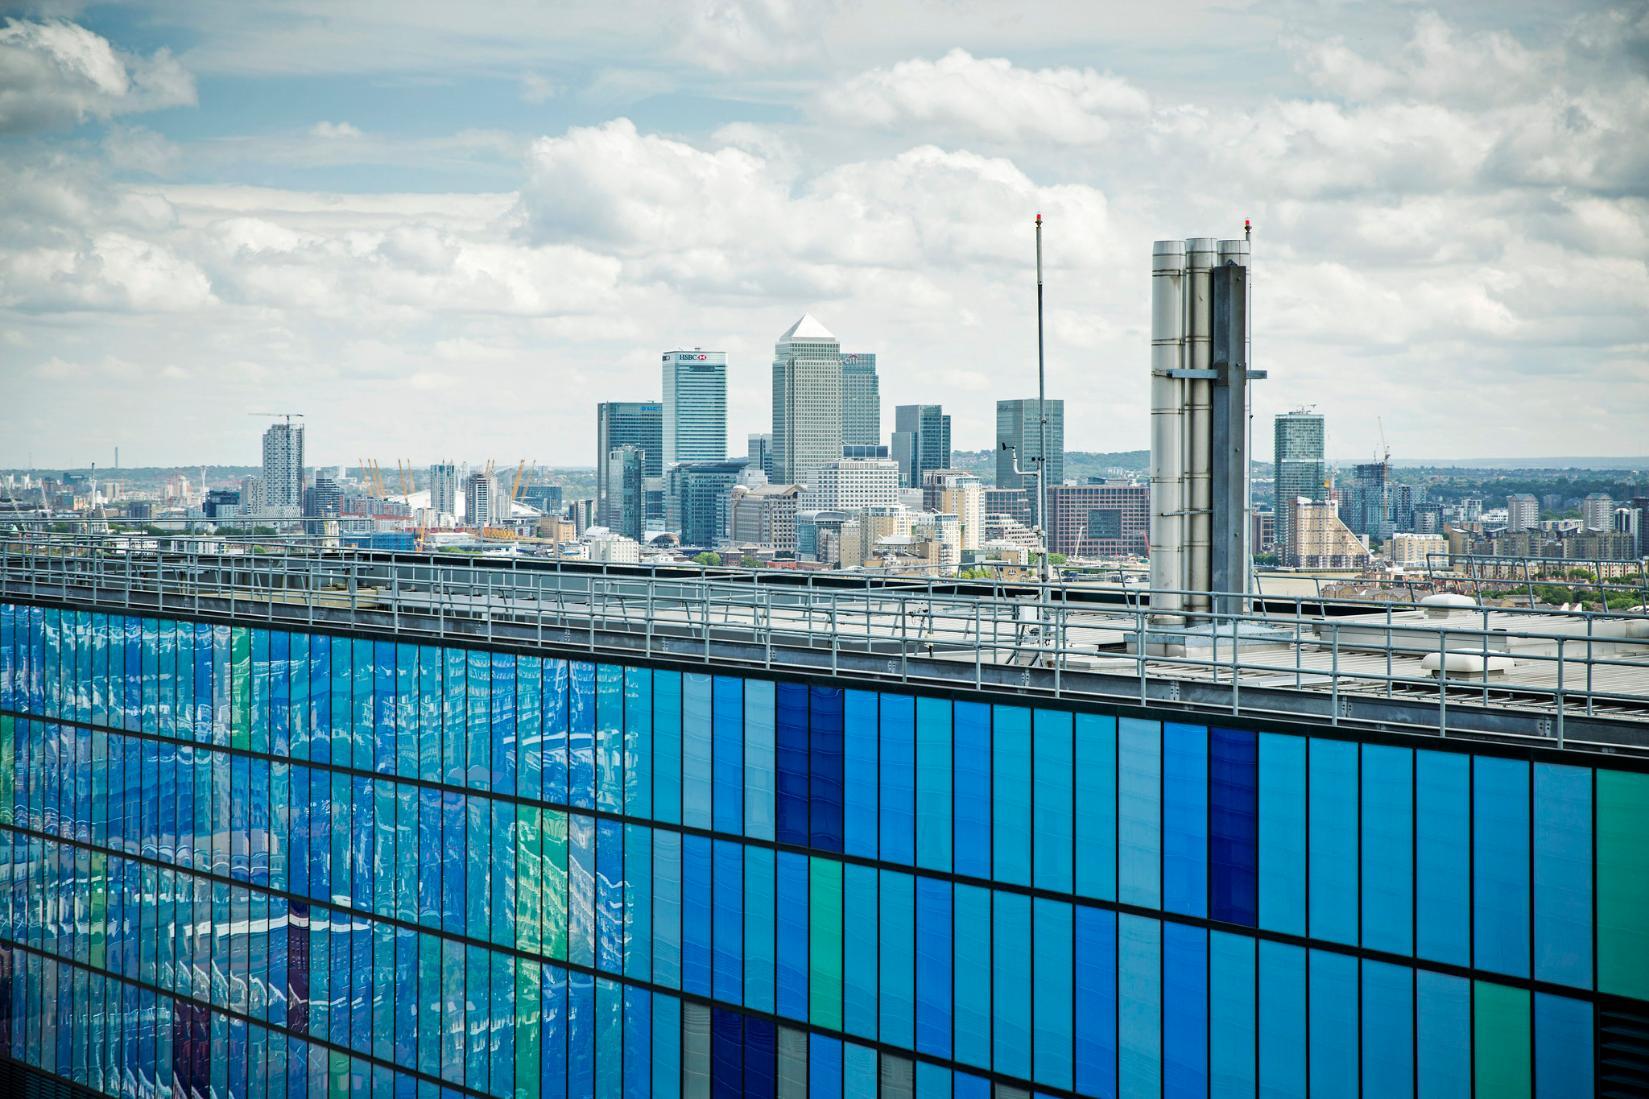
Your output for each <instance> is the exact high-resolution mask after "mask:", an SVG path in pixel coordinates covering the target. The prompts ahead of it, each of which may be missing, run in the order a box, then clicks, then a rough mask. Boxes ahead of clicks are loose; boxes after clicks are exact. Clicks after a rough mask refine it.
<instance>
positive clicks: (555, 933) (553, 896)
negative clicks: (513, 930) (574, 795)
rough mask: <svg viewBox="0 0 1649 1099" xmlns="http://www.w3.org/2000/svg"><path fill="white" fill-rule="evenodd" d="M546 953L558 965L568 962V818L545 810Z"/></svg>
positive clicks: (555, 810)
mask: <svg viewBox="0 0 1649 1099" xmlns="http://www.w3.org/2000/svg"><path fill="white" fill-rule="evenodd" d="M542 835H543V844H544V864H543V865H544V935H543V950H544V953H545V955H546V956H548V957H551V958H554V959H555V960H556V961H561V962H564V961H566V960H567V814H566V813H564V812H562V811H561V810H559V809H545V810H544V826H543V829H542Z"/></svg>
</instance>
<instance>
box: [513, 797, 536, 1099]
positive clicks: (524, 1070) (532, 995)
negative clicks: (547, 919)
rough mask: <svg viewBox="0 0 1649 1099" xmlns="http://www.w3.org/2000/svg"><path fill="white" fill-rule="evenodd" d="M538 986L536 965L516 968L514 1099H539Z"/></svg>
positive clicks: (526, 963) (522, 965)
mask: <svg viewBox="0 0 1649 1099" xmlns="http://www.w3.org/2000/svg"><path fill="white" fill-rule="evenodd" d="M523 812H528V810H525V809H524V810H523ZM535 831H536V827H535ZM538 983H539V981H538V966H537V965H535V964H533V963H531V962H522V963H520V964H519V965H517V966H516V967H515V1099H538V1092H539V1088H538V1083H539V1060H538V1058H539V1037H540V1035H539V1029H540V1028H539V1018H538V1016H539V1012H540V1008H541V994H540V992H539V988H538Z"/></svg>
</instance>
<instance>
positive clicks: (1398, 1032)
mask: <svg viewBox="0 0 1649 1099" xmlns="http://www.w3.org/2000/svg"><path fill="white" fill-rule="evenodd" d="M1362 1060H1363V1094H1364V1095H1379V1096H1388V1095H1389V1096H1391V1097H1392V1099H1405V1097H1408V1096H1412V1095H1413V1094H1414V970H1412V969H1409V968H1408V967H1406V966H1396V965H1387V964H1385V963H1383V962H1375V961H1364V962H1363V1053H1362Z"/></svg>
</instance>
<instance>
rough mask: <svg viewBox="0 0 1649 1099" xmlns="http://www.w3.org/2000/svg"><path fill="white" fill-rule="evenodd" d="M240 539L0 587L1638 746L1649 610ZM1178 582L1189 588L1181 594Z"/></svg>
mask: <svg viewBox="0 0 1649 1099" xmlns="http://www.w3.org/2000/svg"><path fill="white" fill-rule="evenodd" d="M773 581H774V578H773V577H772V576H770V575H764V574H763V573H759V572H749V573H740V572H734V571H722V572H718V571H714V570H711V571H704V572H700V571H697V570H693V569H670V568H648V567H636V566H592V565H590V564H587V563H583V562H557V561H540V560H533V559H520V558H504V559H492V558H481V557H466V556H463V555H454V554H445V553H439V554H410V553H385V552H374V551H367V550H341V551H339V550H325V549H321V548H318V547H316V546H313V545H305V544H295V543H287V542H281V541H272V540H270V539H266V538H265V539H250V540H246V541H237V540H230V539H223V538H210V537H209V538H200V539H188V538H179V537H173V536H160V537H150V536H135V537H126V536H96V535H66V534H49V535H48V534H22V535H12V536H0V596H5V597H7V598H16V599H26V600H37V601H43V602H63V603H69V604H72V605H76V606H85V607H90V608H94V609H102V610H106V611H109V612H112V613H139V612H141V613H146V614H178V615H188V616H200V617H227V618H230V619H233V620H235V621H240V622H247V623H253V622H257V623H264V624H268V625H271V626H275V627H286V628H320V629H357V630H364V631H378V632H385V631H387V632H390V633H393V634H394V635H395V636H397V637H398V638H401V639H403V640H413V641H428V642H454V643H483V644H492V645H509V646H543V647H546V648H553V649H556V650H559V651H576V652H586V653H590V654H592V655H594V656H597V657H600V656H606V657H609V658H617V657H623V658H629V659H635V658H640V659H642V660H648V661H668V662H675V663H678V664H686V665H689V666H703V667H708V666H710V665H711V664H714V665H715V666H716V667H718V668H726V669H729V670H737V669H760V670H766V671H771V672H774V673H802V674H823V675H831V676H836V677H843V678H848V679H852V680H863V681H867V682H871V681H873V682H876V683H881V684H886V683H893V684H906V685H911V686H925V687H941V688H973V689H990V690H999V691H1000V690H1006V691H1011V692H1014V693H1017V694H1020V695H1023V696H1025V697H1026V698H1027V699H1029V700H1035V699H1038V698H1069V699H1075V700H1093V701H1104V702H1110V703H1132V704H1138V705H1146V706H1151V705H1172V706H1174V707H1177V708H1182V709H1186V710H1191V711H1196V712H1200V713H1205V714H1210V715H1219V714H1232V715H1239V716H1246V717H1266V716H1271V717H1292V718H1309V719H1312V720H1315V721H1319V722H1324V723H1327V724H1330V725H1348V726H1358V727H1377V728H1383V729H1388V730H1394V731H1405V732H1419V733H1427V734H1432V735H1453V736H1481V737H1497V738H1512V739H1523V740H1529V741H1534V742H1546V743H1549V744H1551V745H1554V746H1559V747H1570V748H1594V749H1603V750H1611V751H1637V750H1640V749H1642V750H1645V751H1649V615H1644V614H1641V613H1603V612H1598V613H1592V612H1560V611H1552V610H1546V609H1538V608H1537V609H1533V610H1525V609H1515V610H1507V609H1506V608H1500V607H1488V606H1483V605H1477V604H1474V605H1470V606H1443V607H1432V606H1414V605H1411V604H1409V603H1401V602H1400V603H1394V602H1391V601H1389V600H1379V601H1371V600H1351V599H1324V598H1320V597H1317V596H1315V595H1314V596H1312V597H1309V598H1307V597H1279V596H1276V595H1272V594H1267V595H1265V596H1264V597H1263V599H1262V598H1261V597H1259V596H1255V595H1252V594H1250V595H1246V596H1234V597H1231V598H1230V599H1229V600H1222V601H1220V602H1219V603H1217V604H1216V606H1219V607H1221V608H1222V609H1220V610H1205V611H1198V612H1179V613H1176V614H1175V615H1174V616H1173V617H1172V618H1164V617H1162V616H1154V615H1153V614H1152V611H1151V606H1150V594H1151V593H1150V592H1149V591H1147V590H1144V589H1142V588H1139V587H1128V586H1117V587H1114V588H1108V589H1104V588H1101V589H1096V588H1095V587H1094V586H1091V585H1090V586H1080V585H1061V584H1054V585H1049V586H1047V587H1040V586H1038V585H1035V584H1014V585H1006V584H985V585H978V584H968V583H959V582H957V581H954V580H943V579H933V578H924V579H916V578H909V579H899V580H875V579H871V578H862V579H861V580H860V581H854V582H848V581H844V579H843V578H842V577H841V576H839V575H831V574H816V575H811V576H800V577H798V576H796V575H794V574H792V575H791V576H788V577H786V578H785V582H783V583H778V582H773ZM1182 594H1189V593H1182Z"/></svg>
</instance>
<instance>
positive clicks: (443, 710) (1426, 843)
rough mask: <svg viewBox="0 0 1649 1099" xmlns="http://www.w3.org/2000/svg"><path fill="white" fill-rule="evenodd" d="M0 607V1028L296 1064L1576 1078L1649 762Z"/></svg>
mask: <svg viewBox="0 0 1649 1099" xmlns="http://www.w3.org/2000/svg"><path fill="white" fill-rule="evenodd" d="M1161 716H1162V717H1163V719H1162V720H1158V719H1154V718H1153V719H1147V718H1144V717H1140V716H1117V715H1113V714H1108V713H1104V712H1097V711H1083V712H1073V711H1072V710H1070V709H1062V708H1056V707H1029V706H1022V705H1013V704H1008V703H1005V702H1002V701H995V700H991V699H989V698H986V697H984V696H972V697H970V696H967V695H965V694H957V695H953V696H951V697H933V696H912V695H910V694H904V693H897V692H886V691H875V690H868V689H863V688H860V687H848V686H838V685H830V684H821V683H801V682H786V681H779V682H774V681H772V680H769V679H757V678H747V677H742V676H735V675H722V674H716V673H715V671H714V670H713V668H712V669H710V670H706V671H702V672H699V671H693V672H687V671H676V670H665V669H657V668H645V667H626V666H621V665H619V664H614V663H601V662H587V661H581V660H567V659H561V658H560V657H556V656H545V655H543V654H541V653H526V652H502V651H487V650H483V649H479V648H443V647H439V646H433V645H423V644H412V643H405V642H397V641H393V640H386V639H382V638H364V637H350V636H344V635H340V634H327V633H318V632H317V633H298V632H286V631H273V630H268V629H264V628H262V627H252V626H241V625H232V624H224V623H206V622H192V621H181V620H172V619H157V618H147V617H137V616H123V615H111V614H104V613H97V612H90V611H84V610H70V609H59V608H54V607H41V606H21V605H19V606H11V605H6V606H0V1054H4V1055H5V1056H9V1057H10V1058H11V1059H13V1060H16V1061H19V1062H23V1063H25V1064H28V1065H31V1066H34V1067H37V1068H39V1069H41V1070H43V1071H45V1072H47V1073H50V1074H54V1075H56V1076H58V1077H61V1078H63V1079H65V1080H69V1081H72V1082H75V1083H78V1084H81V1085H83V1086H85V1087H88V1088H91V1089H93V1090H97V1091H101V1092H106V1093H109V1094H118V1095H135V1096H143V1097H151V1096H152V1097H157V1099H160V1097H164V1099H192V1097H200V1099H218V1097H222V1099H241V1097H246V1099H265V1097H277V1096H278V1097H281V1099H303V1097H309V1096H331V1095H342V1094H345V1093H348V1094H372V1095H386V1096H388V1095H393V1096H397V1097H399V1096H403V1095H406V1096H420V1097H421V1096H437V1095H440V1096H445V1095H492V1096H502V1097H507V1099H552V1097H553V1099H560V1097H563V1096H602V1097H607V1096H613V1097H619V1096H659V1097H661V1099H662V1097H674V1096H678V1095H680V1096H718V1097H719V1096H733V1095H756V1096H804V1095H815V1096H830V1097H835V1096H843V1097H845V1096H872V1095H886V1096H906V1095H909V1096H920V1097H924V1099H925V1097H928V1096H945V1097H952V1096H954V1097H958V1099H963V1097H973V1096H991V1095H1003V1096H1018V1095H1023V1096H1027V1097H1028V1096H1030V1095H1031V1094H1033V1093H1038V1094H1046V1095H1083V1096H1104V1097H1111V1096H1126V1097H1132V1096H1149V1097H1158V1096H1191V1095H1195V1096H1199V1097H1208V1096H1222V1097H1223V1096H1261V1095H1264V1096H1294V1095H1298V1096H1304V1095H1307V1094H1310V1095H1313V1096H1331V1095H1358V1094H1363V1095H1370V1096H1374V1095H1378V1096H1405V1095H1416V1094H1418V1095H1424V1096H1431V1095H1459V1096H1468V1095H1470V1094H1472V1093H1473V1089H1474V1088H1475V1094H1476V1095H1479V1096H1485V1095H1493V1096H1497V1097H1498V1096H1519V1095H1524V1096H1541V1097H1545V1096H1570V1095H1589V1094H1591V1093H1592V1092H1593V1090H1594V1083H1595V1079H1594V1078H1595V1075H1596V1073H1597V1071H1598V1065H1599V1064H1600V1063H1602V1062H1601V1060H1600V1057H1601V1056H1602V1055H1601V1053H1600V1051H1599V1047H1598V1044H1597V1042H1598V1040H1597V1038H1596V1034H1597V1032H1598V1029H1599V1023H1598V1017H1599V1016H1600V1014H1602V1013H1605V1012H1614V1013H1620V1012H1625V1013H1626V1014H1627V1015H1628V1016H1630V1015H1631V1014H1632V1013H1633V1012H1638V1013H1642V1012H1644V1011H1645V1010H1649V1004H1646V1003H1645V1001H1649V918H1646V916H1645V913H1649V845H1645V843H1644V842H1643V837H1644V836H1645V835H1649V774H1644V773H1641V772H1637V771H1631V770H1623V769H1613V768H1611V769H1598V768H1594V767H1592V766H1590V765H1588V764H1587V763H1585V762H1583V760H1582V758H1581V757H1579V756H1575V757H1573V761H1572V762H1570V761H1567V760H1568V758H1569V757H1560V756H1557V755H1555V754H1550V753H1546V754H1540V755H1538V756H1534V755H1530V754H1528V753H1524V754H1522V755H1518V754H1516V753H1510V754H1488V751H1489V750H1488V749H1484V748H1482V747H1481V746H1479V747H1478V750H1477V751H1476V752H1475V753H1474V752H1469V751H1466V750H1464V746H1460V745H1436V746H1431V745H1429V744H1428V745H1427V746H1423V747H1415V746H1408V745H1405V744H1399V743H1397V742H1395V741H1387V742H1382V743H1358V742H1357V741H1355V740H1351V739H1340V738H1331V737H1329V736H1307V735H1301V734H1300V733H1299V732H1290V731H1282V730H1263V729H1255V728H1251V727H1247V728H1225V727H1220V726H1217V725H1215V726H1209V725H1205V724H1200V723H1187V722H1184V721H1178V720H1172V718H1173V717H1174V715H1173V714H1172V713H1171V712H1170V713H1165V714H1164V715H1161Z"/></svg>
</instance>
